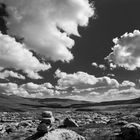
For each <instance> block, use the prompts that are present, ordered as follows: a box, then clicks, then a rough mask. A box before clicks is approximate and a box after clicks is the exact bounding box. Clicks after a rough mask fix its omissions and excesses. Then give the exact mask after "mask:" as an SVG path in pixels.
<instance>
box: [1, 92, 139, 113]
mask: <svg viewBox="0 0 140 140" xmlns="http://www.w3.org/2000/svg"><path fill="white" fill-rule="evenodd" d="M139 103H140V98H136V99H131V100H119V101H109V102H101V103H93V102H88V101H79V100H72V99H61V98H45V99H38V98H23V97H19V96H15V95H11V96H8V95H4V94H0V111H10V112H11V111H15V112H16V111H35V110H37V109H40V110H41V109H46V108H51V109H52V108H53V109H55V108H56V109H57V108H64V109H65V108H84V107H90V106H108V105H121V104H139Z"/></svg>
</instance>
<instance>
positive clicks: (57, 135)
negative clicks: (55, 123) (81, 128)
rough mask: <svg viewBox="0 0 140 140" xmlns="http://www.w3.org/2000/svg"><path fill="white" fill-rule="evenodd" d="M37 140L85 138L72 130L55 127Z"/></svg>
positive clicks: (76, 139)
mask: <svg viewBox="0 0 140 140" xmlns="http://www.w3.org/2000/svg"><path fill="white" fill-rule="evenodd" d="M39 140H85V138H84V137H83V136H81V135H79V134H77V133H76V132H74V131H72V130H67V129H55V130H53V131H51V132H49V133H47V134H45V135H44V136H43V137H42V138H40V139H39Z"/></svg>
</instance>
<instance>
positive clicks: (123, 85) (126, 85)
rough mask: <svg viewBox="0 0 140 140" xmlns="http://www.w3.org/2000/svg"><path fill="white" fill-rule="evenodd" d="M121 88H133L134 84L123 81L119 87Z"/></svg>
mask: <svg viewBox="0 0 140 140" xmlns="http://www.w3.org/2000/svg"><path fill="white" fill-rule="evenodd" d="M120 86H121V87H135V86H136V84H135V83H133V82H130V81H123V82H122V84H121V85H120Z"/></svg>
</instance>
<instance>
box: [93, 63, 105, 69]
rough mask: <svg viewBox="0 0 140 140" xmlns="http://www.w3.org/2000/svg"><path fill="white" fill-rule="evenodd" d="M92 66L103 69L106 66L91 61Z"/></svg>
mask: <svg viewBox="0 0 140 140" xmlns="http://www.w3.org/2000/svg"><path fill="white" fill-rule="evenodd" d="M92 66H94V67H96V68H100V69H103V70H105V69H106V66H105V65H104V64H99V65H98V64H97V63H96V62H93V63H92Z"/></svg>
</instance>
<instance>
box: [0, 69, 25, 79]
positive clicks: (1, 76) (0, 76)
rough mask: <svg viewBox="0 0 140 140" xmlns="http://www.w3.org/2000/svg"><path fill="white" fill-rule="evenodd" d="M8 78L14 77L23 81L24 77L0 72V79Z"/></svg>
mask: <svg viewBox="0 0 140 140" xmlns="http://www.w3.org/2000/svg"><path fill="white" fill-rule="evenodd" d="M8 77H14V78H18V79H25V77H24V76H23V75H21V74H18V73H16V72H13V71H8V70H5V71H4V72H0V79H5V78H8Z"/></svg>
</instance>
